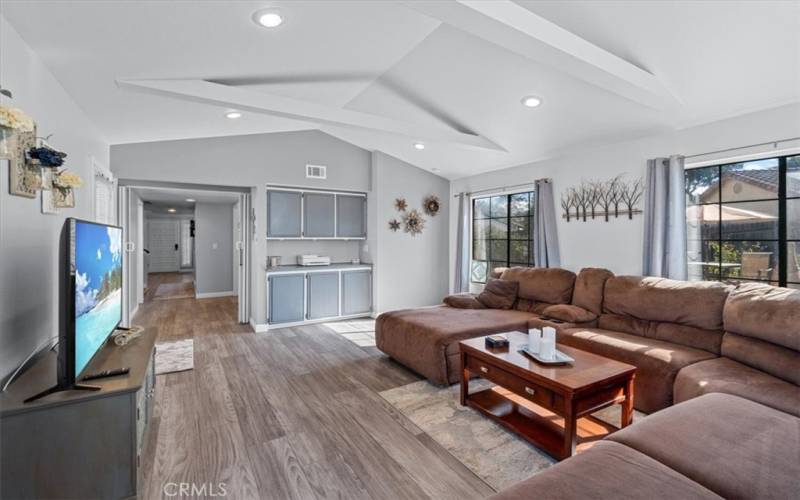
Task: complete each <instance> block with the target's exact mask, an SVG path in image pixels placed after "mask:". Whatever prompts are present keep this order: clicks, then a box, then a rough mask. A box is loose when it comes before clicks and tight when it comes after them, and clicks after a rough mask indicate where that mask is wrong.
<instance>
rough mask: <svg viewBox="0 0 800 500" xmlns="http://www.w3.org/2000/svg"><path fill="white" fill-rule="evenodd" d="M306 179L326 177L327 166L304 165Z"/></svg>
mask: <svg viewBox="0 0 800 500" xmlns="http://www.w3.org/2000/svg"><path fill="white" fill-rule="evenodd" d="M306 178H307V179H327V178H328V167H326V166H325V165H310V164H309V165H306Z"/></svg>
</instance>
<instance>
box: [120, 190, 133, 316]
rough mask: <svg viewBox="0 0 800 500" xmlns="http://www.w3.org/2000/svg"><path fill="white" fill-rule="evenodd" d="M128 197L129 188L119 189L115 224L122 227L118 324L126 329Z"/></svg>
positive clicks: (129, 265) (128, 235)
mask: <svg viewBox="0 0 800 500" xmlns="http://www.w3.org/2000/svg"><path fill="white" fill-rule="evenodd" d="M129 196H130V188H128V187H120V188H119V193H118V196H117V202H118V206H117V209H118V210H117V224H118V225H119V226H122V241H123V242H124V243H123V245H124V250H125V252H124V253H123V256H122V283H123V285H124V286H123V287H122V321H121V322H120V326H122V327H124V328H127V327H129V326H130V311H131V300H130V293H129V288H130V286H129V285H128V283H129V281H128V280H129V279H130V277H131V272H130V267H131V258H130V256H131V250H132V248H133V242H132V241H130V240H131V237H130V234H128V230H129V228H130V206H129V205H128V199H129Z"/></svg>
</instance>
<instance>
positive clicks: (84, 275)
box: [75, 222, 122, 375]
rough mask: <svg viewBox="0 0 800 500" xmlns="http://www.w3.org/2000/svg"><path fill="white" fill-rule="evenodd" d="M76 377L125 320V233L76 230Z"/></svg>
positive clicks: (85, 225) (93, 226)
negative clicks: (123, 240) (123, 263)
mask: <svg viewBox="0 0 800 500" xmlns="http://www.w3.org/2000/svg"><path fill="white" fill-rule="evenodd" d="M75 266H76V270H75V374H76V375H77V374H78V373H80V372H81V371H82V370H83V369H84V368H85V367H86V364H87V363H88V362H89V360H90V359H92V356H94V353H95V352H96V351H97V349H98V348H99V347H100V346H101V345H102V343H103V342H104V341H105V339H106V338H107V337H108V335H109V333H111V330H112V329H113V328H114V327H115V326H117V324H118V323H119V321H120V319H121V317H122V230H121V229H119V228H114V227H108V226H101V225H97V224H88V223H85V222H78V223H76V226H75Z"/></svg>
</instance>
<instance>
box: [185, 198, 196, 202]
mask: <svg viewBox="0 0 800 500" xmlns="http://www.w3.org/2000/svg"><path fill="white" fill-rule="evenodd" d="M186 201H188V202H189V203H194V202H195V201H196V200H195V199H194V198H186Z"/></svg>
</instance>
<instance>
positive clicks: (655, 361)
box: [557, 328, 715, 413]
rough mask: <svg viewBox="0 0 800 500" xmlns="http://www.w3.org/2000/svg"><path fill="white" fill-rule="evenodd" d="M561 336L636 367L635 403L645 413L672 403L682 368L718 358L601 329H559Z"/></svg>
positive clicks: (564, 340) (574, 344)
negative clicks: (676, 382)
mask: <svg viewBox="0 0 800 500" xmlns="http://www.w3.org/2000/svg"><path fill="white" fill-rule="evenodd" d="M557 336H558V342H559V343H561V344H565V345H568V346H571V347H575V348H578V349H583V350H584V351H589V352H593V353H595V354H599V355H600V356H605V357H607V358H611V359H615V360H617V361H622V362H623V363H629V364H632V365H635V366H636V368H637V370H636V381H635V384H634V398H633V404H634V406H635V407H636V409H638V410H640V411H643V412H645V413H652V412H655V411H658V410H661V409H662V408H666V407H667V406H670V405H671V404H672V385H673V383H674V381H675V376H676V375H677V374H678V371H679V370H680V369H681V368H683V367H685V366H688V365H691V364H693V363H697V362H699V361H703V360H706V359H711V358H714V357H715V356H714V355H713V354H711V353H709V352H706V351H703V350H700V349H694V348H691V347H686V346H683V345H680V344H673V343H671V342H664V341H663V340H657V339H651V338H647V337H640V336H638V335H630V334H627V333H622V332H615V331H610V330H603V329H600V328H568V329H559V330H557Z"/></svg>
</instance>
